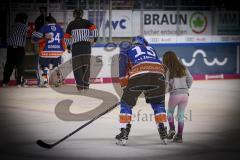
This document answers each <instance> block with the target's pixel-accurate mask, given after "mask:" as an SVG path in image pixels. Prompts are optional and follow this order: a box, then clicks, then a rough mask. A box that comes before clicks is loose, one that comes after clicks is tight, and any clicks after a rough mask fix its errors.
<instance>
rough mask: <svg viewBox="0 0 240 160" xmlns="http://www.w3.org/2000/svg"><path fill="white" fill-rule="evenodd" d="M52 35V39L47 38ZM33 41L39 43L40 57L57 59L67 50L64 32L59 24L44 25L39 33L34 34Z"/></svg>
mask: <svg viewBox="0 0 240 160" xmlns="http://www.w3.org/2000/svg"><path fill="white" fill-rule="evenodd" d="M46 35H50V36H51V39H46V38H45V36H46ZM32 38H33V41H35V42H38V43H39V56H40V57H44V58H57V57H59V56H61V55H62V54H63V52H64V51H65V49H66V44H65V42H64V32H63V30H62V28H61V27H60V25H58V24H54V23H53V24H47V25H44V26H43V27H42V28H41V29H40V30H39V31H38V32H33V34H32Z"/></svg>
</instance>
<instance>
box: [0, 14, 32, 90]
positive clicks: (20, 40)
mask: <svg viewBox="0 0 240 160" xmlns="http://www.w3.org/2000/svg"><path fill="white" fill-rule="evenodd" d="M27 18H28V16H27V15H26V14H24V13H19V14H17V15H16V18H15V23H14V25H13V26H12V29H11V34H10V35H9V37H8V39H7V44H8V47H7V61H6V63H5V66H4V73H3V87H7V86H8V83H9V81H10V77H11V75H12V72H13V69H14V67H16V80H17V85H18V87H21V86H24V85H25V84H24V79H23V72H24V57H25V49H24V47H25V44H26V38H27V31H28V26H27V25H26V22H27Z"/></svg>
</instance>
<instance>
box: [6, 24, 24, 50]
mask: <svg viewBox="0 0 240 160" xmlns="http://www.w3.org/2000/svg"><path fill="white" fill-rule="evenodd" d="M27 31H28V26H27V25H26V24H23V23H15V24H14V25H13V26H12V30H11V33H10V36H9V37H8V39H7V44H8V46H13V47H24V46H25V44H26V38H27Z"/></svg>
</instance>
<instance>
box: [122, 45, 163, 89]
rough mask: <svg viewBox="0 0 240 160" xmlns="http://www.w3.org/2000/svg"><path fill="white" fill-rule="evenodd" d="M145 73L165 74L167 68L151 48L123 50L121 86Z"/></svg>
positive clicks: (140, 47) (143, 46)
mask: <svg viewBox="0 0 240 160" xmlns="http://www.w3.org/2000/svg"><path fill="white" fill-rule="evenodd" d="M143 73H158V74H162V75H164V74H165V67H164V65H163V64H162V62H161V61H160V59H159V58H158V56H157V54H156V52H155V50H154V49H153V48H152V47H151V46H145V45H136V46H132V47H130V48H129V49H125V50H121V51H120V55H119V78H120V84H121V86H126V85H127V82H128V79H130V78H132V77H133V76H136V75H139V74H143Z"/></svg>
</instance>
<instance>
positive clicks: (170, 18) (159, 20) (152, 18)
mask: <svg viewBox="0 0 240 160" xmlns="http://www.w3.org/2000/svg"><path fill="white" fill-rule="evenodd" d="M164 24H165V25H170V24H171V25H175V24H183V25H186V24H187V14H179V15H178V14H162V15H161V14H144V25H164Z"/></svg>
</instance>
